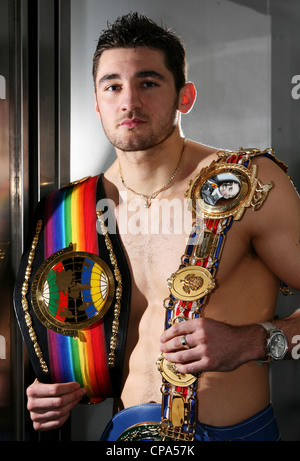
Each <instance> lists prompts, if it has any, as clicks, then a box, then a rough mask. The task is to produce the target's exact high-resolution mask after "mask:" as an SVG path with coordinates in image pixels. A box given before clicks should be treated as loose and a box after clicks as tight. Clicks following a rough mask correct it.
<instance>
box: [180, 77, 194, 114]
mask: <svg viewBox="0 0 300 461" xmlns="http://www.w3.org/2000/svg"><path fill="white" fill-rule="evenodd" d="M196 97H197V91H196V88H195V85H194V84H193V83H192V82H188V83H186V84H185V85H184V86H183V87H182V88H181V90H180V92H179V103H178V110H179V111H180V112H181V113H182V114H187V113H188V112H189V111H190V110H191V109H192V107H193V105H194V102H195V101H196Z"/></svg>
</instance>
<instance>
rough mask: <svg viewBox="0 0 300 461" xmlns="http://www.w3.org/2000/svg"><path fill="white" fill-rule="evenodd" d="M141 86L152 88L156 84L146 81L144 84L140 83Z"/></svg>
mask: <svg viewBox="0 0 300 461" xmlns="http://www.w3.org/2000/svg"><path fill="white" fill-rule="evenodd" d="M142 86H144V87H146V88H153V87H155V86H157V83H155V82H149V81H146V82H143V83H142Z"/></svg>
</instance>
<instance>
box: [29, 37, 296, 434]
mask: <svg viewBox="0 0 300 461" xmlns="http://www.w3.org/2000/svg"><path fill="white" fill-rule="evenodd" d="M121 40H122V39H120V43H121ZM98 58H99V61H98V62H97V65H96V67H95V69H96V72H95V88H96V90H95V108H96V114H97V116H98V118H99V120H100V121H101V123H102V126H103V128H104V130H105V133H106V135H107V137H108V139H109V140H110V142H111V143H112V144H113V145H114V147H115V149H116V153H117V157H118V160H117V161H115V162H114V164H113V165H112V166H111V167H110V168H109V169H108V171H106V173H105V180H104V186H105V190H106V194H107V197H108V198H110V199H111V200H113V201H114V203H115V205H116V209H117V215H118V216H122V215H123V216H124V214H123V213H122V208H123V209H125V208H126V209H127V215H128V219H130V212H129V211H128V210H130V209H131V210H133V209H135V210H136V206H137V205H136V204H137V203H139V204H140V205H141V206H143V203H144V201H145V197H143V196H141V195H138V194H143V195H144V196H150V195H151V194H153V193H154V192H155V191H159V193H158V194H157V196H156V197H155V198H152V199H150V201H151V204H150V205H151V206H150V207H145V208H141V211H140V220H141V221H140V225H141V226H143V225H146V224H145V223H147V225H148V226H149V228H151V227H150V224H151V217H153V216H154V214H155V213H154V212H155V209H156V208H157V209H158V208H159V205H160V201H161V200H162V199H167V200H172V199H174V198H178V199H181V200H182V201H183V198H184V194H185V192H186V190H187V188H188V184H189V180H190V179H191V178H194V177H195V176H196V175H197V174H198V173H199V172H200V170H201V169H202V168H204V167H206V166H208V165H210V164H211V162H212V161H213V160H216V159H217V155H216V149H213V148H211V147H207V146H205V145H201V144H198V143H196V142H193V141H190V140H188V141H187V143H186V146H185V148H184V154H183V156H182V160H181V161H180V156H181V153H182V150H183V147H184V140H183V135H182V132H181V128H180V116H181V114H187V113H188V112H189V111H190V110H191V108H192V106H193V104H194V101H195V98H196V91H195V87H194V85H193V84H192V83H190V82H186V81H185V82H184V83H183V84H179V87H178V79H177V81H176V78H175V76H174V72H173V71H172V69H170V66H169V65H168V64H167V61H166V57H165V54H164V52H163V51H162V50H161V49H158V47H155V46H150V47H146V46H141V45H139V46H137V47H132V46H127V45H124V46H122V45H120V44H119V45H117V46H112V47H111V48H110V47H107V49H105V50H104V51H103V52H102V54H99V56H98ZM237 142H238V141H237ZM253 163H254V164H256V165H258V177H259V179H260V180H261V181H262V183H264V184H266V183H268V182H269V181H272V182H273V184H274V187H273V188H272V189H271V191H270V193H269V195H268V197H267V199H266V201H265V203H264V205H263V207H262V208H261V209H260V210H259V211H257V212H253V211H252V210H251V209H247V210H246V211H245V214H244V216H243V218H242V220H240V221H237V222H234V223H233V225H232V228H231V230H230V232H229V233H228V237H227V241H226V244H225V247H224V251H223V256H222V261H221V263H220V267H219V269H218V272H217V289H216V290H214V291H213V292H212V293H211V295H210V297H209V302H208V304H207V306H206V307H205V309H204V311H203V315H202V316H201V317H200V318H199V319H194V320H189V321H186V322H181V323H178V324H176V325H173V326H172V327H171V328H169V329H168V330H166V331H163V330H164V328H163V325H164V318H165V309H163V308H162V301H163V300H164V299H165V298H166V297H167V296H168V294H169V290H168V286H167V282H166V281H167V279H168V278H169V277H170V275H171V274H172V273H173V272H174V271H175V270H176V269H177V268H178V265H179V261H180V257H181V256H182V254H183V252H184V248H185V246H186V238H187V235H186V233H184V232H182V233H181V234H175V233H174V234H173V235H164V234H162V233H161V234H153V233H152V234H151V232H149V233H147V232H140V233H138V234H134V235H133V234H132V233H130V232H127V233H126V232H125V233H122V234H121V239H122V243H123V246H124V248H125V253H126V255H127V258H128V261H129V265H130V270H131V275H132V296H131V305H130V318H129V329H128V336H127V343H126V351H125V361H124V370H123V381H122V392H121V396H120V398H119V399H118V400H117V401H116V402H115V409H116V411H120V410H123V409H126V408H128V407H130V406H133V405H139V404H144V403H148V402H156V403H161V391H160V388H161V380H162V378H161V374H160V373H159V372H158V371H157V367H156V360H157V357H158V355H159V353H160V352H162V353H164V354H165V358H166V359H167V360H169V361H171V362H173V363H176V366H177V370H178V371H179V372H181V373H192V374H198V373H199V374H200V375H199V376H200V377H199V380H198V390H197V399H198V420H199V421H200V422H201V423H203V424H207V425H211V426H229V425H235V424H237V423H240V422H242V421H244V420H246V419H247V418H250V417H252V416H253V415H255V414H256V413H258V412H261V411H262V410H264V409H265V408H266V407H267V406H268V405H269V403H270V393H269V382H268V366H267V364H264V365H263V366H258V364H257V363H256V361H258V360H264V359H265V358H266V349H265V345H266V338H267V333H266V331H265V330H264V328H262V327H261V326H260V325H257V324H258V323H260V322H266V321H272V319H273V318H274V310H275V305H276V299H277V294H278V287H279V281H280V280H284V281H285V282H286V283H287V284H288V285H290V286H292V287H293V288H295V289H300V279H299V275H298V274H299V273H300V249H299V229H300V202H299V197H298V195H297V193H296V192H295V190H294V188H293V186H292V184H291V182H290V180H289V178H288V177H287V176H286V175H285V174H284V172H283V171H282V170H281V169H280V168H279V167H278V166H277V165H276V163H274V162H272V161H270V160H269V159H267V158H263V157H259V158H255V159H254V160H253ZM178 164H179V169H178V170H177V171H176V175H175V177H174V179H173V180H172V181H171V182H170V184H169V186H168V187H167V188H163V187H162V186H163V185H164V184H165V183H166V182H167V181H168V179H169V178H170V177H171V175H172V173H173V172H174V171H175V170H176V167H177V166H178ZM120 168H121V169H120ZM121 175H122V177H121ZM122 179H123V181H122ZM120 194H122V201H121V200H120ZM148 205H149V203H148ZM130 207H131V208H130ZM150 211H151V213H150ZM152 219H153V218H152ZM121 224H122V223H119V225H120V228H121V227H122V226H121ZM273 323H274V324H276V326H277V327H279V328H280V329H282V330H283V332H284V333H285V335H286V337H287V339H288V342H289V352H288V354H287V355H286V357H290V351H291V346H292V342H291V341H292V338H293V336H294V335H297V334H299V333H300V312H295V313H294V314H293V315H291V316H290V317H287V318H283V319H278V320H275V321H274V322H273ZM183 336H185V338H186V341H187V344H188V346H189V348H188V349H186V348H185V347H183V345H182V338H183ZM133 389H134V391H133ZM83 394H84V390H83V389H81V388H80V387H79V385H78V384H77V383H63V384H58V383H57V384H41V383H39V382H38V381H35V382H34V383H33V384H32V385H31V386H30V387H29V388H28V389H27V396H28V409H29V411H30V414H31V418H32V420H33V424H34V428H35V429H36V430H50V429H54V428H57V427H60V426H61V425H62V424H63V423H64V422H65V421H66V420H67V418H68V417H69V415H70V411H71V409H72V408H73V407H74V406H75V405H77V404H78V402H79V401H80V399H81V398H82V395H83Z"/></svg>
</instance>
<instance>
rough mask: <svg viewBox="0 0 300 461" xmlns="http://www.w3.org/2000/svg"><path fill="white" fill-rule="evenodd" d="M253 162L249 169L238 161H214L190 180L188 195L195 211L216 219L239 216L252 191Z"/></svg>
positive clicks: (250, 197) (250, 198) (254, 186)
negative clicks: (235, 162)
mask: <svg viewBox="0 0 300 461" xmlns="http://www.w3.org/2000/svg"><path fill="white" fill-rule="evenodd" d="M256 170H257V169H256V165H252V166H251V168H250V169H248V168H246V167H244V166H243V165H238V164H234V165H233V164H228V163H217V162H215V161H214V162H213V163H212V164H211V165H210V166H208V167H206V168H204V169H203V170H202V171H201V172H200V174H199V175H197V177H196V178H195V179H194V181H192V182H191V184H190V188H189V190H188V191H187V194H186V195H187V197H188V198H190V199H191V201H192V208H193V211H194V213H201V212H202V213H204V216H210V217H212V218H215V219H222V218H226V217H228V216H234V219H240V218H241V216H242V215H243V213H244V210H245V208H246V207H248V206H250V204H251V200H252V198H253V195H254V193H255V189H256V185H257V179H256Z"/></svg>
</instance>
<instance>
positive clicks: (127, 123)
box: [120, 118, 146, 128]
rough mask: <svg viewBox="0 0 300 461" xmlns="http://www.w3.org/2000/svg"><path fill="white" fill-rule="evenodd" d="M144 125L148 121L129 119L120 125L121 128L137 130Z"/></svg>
mask: <svg viewBox="0 0 300 461" xmlns="http://www.w3.org/2000/svg"><path fill="white" fill-rule="evenodd" d="M143 123H146V121H145V120H142V119H140V118H127V119H125V120H123V121H122V122H121V123H120V126H124V127H126V128H136V127H137V126H139V125H142V124H143Z"/></svg>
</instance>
